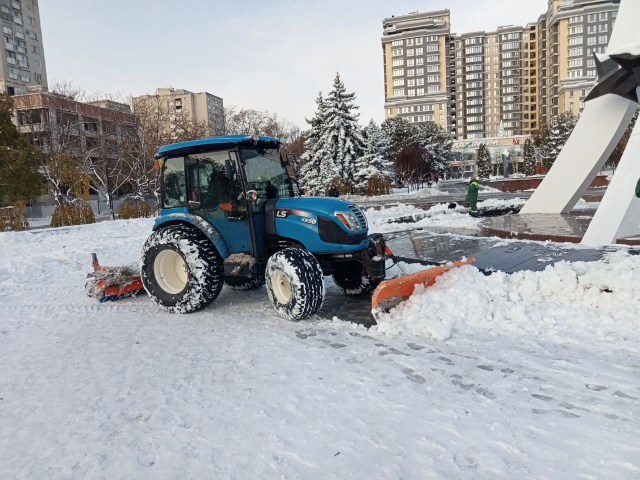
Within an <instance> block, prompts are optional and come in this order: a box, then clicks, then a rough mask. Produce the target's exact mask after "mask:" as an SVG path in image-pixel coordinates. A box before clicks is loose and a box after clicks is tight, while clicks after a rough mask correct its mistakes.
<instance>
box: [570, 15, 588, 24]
mask: <svg viewBox="0 0 640 480" xmlns="http://www.w3.org/2000/svg"><path fill="white" fill-rule="evenodd" d="M583 20H584V17H583V16H582V15H580V16H577V17H571V18H570V19H569V23H581V22H582V21H583Z"/></svg>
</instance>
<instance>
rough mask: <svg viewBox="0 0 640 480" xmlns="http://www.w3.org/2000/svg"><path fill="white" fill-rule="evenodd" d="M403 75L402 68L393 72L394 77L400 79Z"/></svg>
mask: <svg viewBox="0 0 640 480" xmlns="http://www.w3.org/2000/svg"><path fill="white" fill-rule="evenodd" d="M403 75H404V68H397V69H395V70H394V71H393V76H394V77H400V76H403Z"/></svg>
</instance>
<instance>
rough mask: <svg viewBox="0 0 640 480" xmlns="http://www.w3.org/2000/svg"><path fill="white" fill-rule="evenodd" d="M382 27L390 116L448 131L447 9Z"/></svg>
mask: <svg viewBox="0 0 640 480" xmlns="http://www.w3.org/2000/svg"><path fill="white" fill-rule="evenodd" d="M383 23H384V31H383V36H382V52H383V59H384V82H385V99H386V101H385V110H386V116H387V118H389V117H395V116H400V117H402V118H406V119H407V120H409V121H410V122H412V123H422V122H427V121H432V122H435V123H437V124H439V125H441V126H443V127H445V128H446V129H449V128H450V124H451V102H450V92H449V85H450V78H449V49H450V41H449V39H450V37H451V23H450V13H449V10H440V11H437V12H429V13H412V14H409V15H404V16H400V17H390V18H386V19H385V20H384V22H383Z"/></svg>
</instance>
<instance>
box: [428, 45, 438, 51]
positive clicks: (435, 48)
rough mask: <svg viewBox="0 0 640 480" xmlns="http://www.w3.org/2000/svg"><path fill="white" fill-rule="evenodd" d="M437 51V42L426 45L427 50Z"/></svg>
mask: <svg viewBox="0 0 640 480" xmlns="http://www.w3.org/2000/svg"><path fill="white" fill-rule="evenodd" d="M437 51H438V45H437V44H433V45H427V52H437Z"/></svg>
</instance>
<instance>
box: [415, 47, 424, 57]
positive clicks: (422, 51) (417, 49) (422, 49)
mask: <svg viewBox="0 0 640 480" xmlns="http://www.w3.org/2000/svg"><path fill="white" fill-rule="evenodd" d="M416 55H418V56H420V55H424V48H416Z"/></svg>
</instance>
